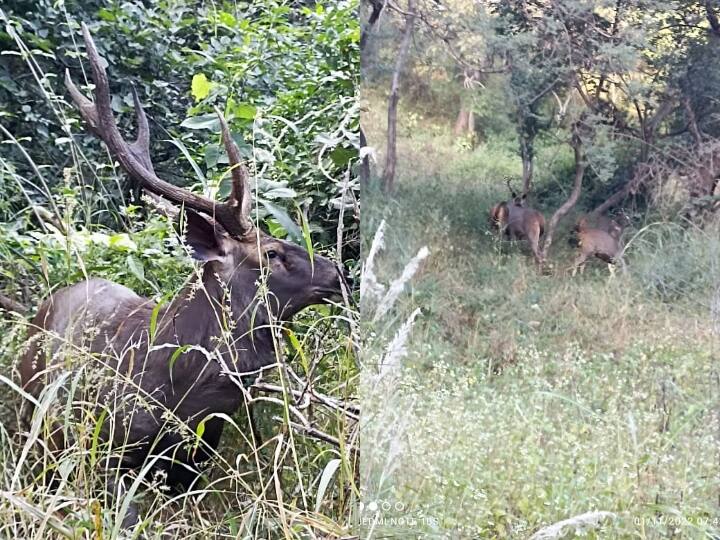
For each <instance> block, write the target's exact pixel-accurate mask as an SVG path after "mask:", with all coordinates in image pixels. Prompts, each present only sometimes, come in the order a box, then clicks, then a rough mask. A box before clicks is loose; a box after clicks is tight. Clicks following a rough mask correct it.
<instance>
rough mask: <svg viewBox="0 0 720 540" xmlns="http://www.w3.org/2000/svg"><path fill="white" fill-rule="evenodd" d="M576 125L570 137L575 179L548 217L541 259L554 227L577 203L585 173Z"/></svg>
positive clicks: (544, 257)
mask: <svg viewBox="0 0 720 540" xmlns="http://www.w3.org/2000/svg"><path fill="white" fill-rule="evenodd" d="M577 129H578V126H575V128H574V129H573V137H572V142H571V144H572V147H573V150H574V152H575V181H574V184H573V189H572V192H571V193H570V196H569V197H568V199H567V200H566V201H565V202H564V203H563V204H562V205H561V206H560V208H558V209H557V210H556V211H555V213H554V214H553V216H552V217H551V218H550V222H549V223H548V226H547V229H546V230H545V242H544V243H543V248H542V259H543V260H545V259H546V258H547V254H548V251H549V250H550V246H551V245H552V241H553V234H554V233H555V229H556V228H557V225H558V223H560V220H561V219H562V218H563V217H565V215H566V214H567V213H568V212H569V211H570V210H572V208H573V207H574V206H575V204H576V203H577V201H578V199H579V198H580V191H581V190H582V181H583V176H584V175H585V167H586V163H585V155H584V154H583V148H582V139H580V136H579V134H578V133H577Z"/></svg>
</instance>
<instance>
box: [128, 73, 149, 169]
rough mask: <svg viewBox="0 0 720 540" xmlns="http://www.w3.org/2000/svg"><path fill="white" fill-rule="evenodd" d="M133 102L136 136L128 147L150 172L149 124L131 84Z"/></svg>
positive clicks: (135, 89)
mask: <svg viewBox="0 0 720 540" xmlns="http://www.w3.org/2000/svg"><path fill="white" fill-rule="evenodd" d="M132 95H133V104H134V106H135V118H136V120H137V126H138V127H137V130H138V131H137V137H136V138H135V142H133V143H131V144H130V149H131V150H132V151H133V152H134V153H135V157H137V158H138V160H140V161H141V162H142V164H143V166H144V167H145V168H146V169H147V170H148V171H150V172H155V169H154V167H153V164H152V159H151V158H150V126H149V125H148V120H147V116H146V115H145V110H144V109H143V106H142V103H140V97H139V96H138V93H137V88H135V85H134V84H133V85H132Z"/></svg>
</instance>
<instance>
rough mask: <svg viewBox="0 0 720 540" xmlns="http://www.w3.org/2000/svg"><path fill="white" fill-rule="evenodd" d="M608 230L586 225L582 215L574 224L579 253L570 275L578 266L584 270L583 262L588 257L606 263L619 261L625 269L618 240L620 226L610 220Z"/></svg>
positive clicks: (586, 221) (620, 231)
mask: <svg viewBox="0 0 720 540" xmlns="http://www.w3.org/2000/svg"><path fill="white" fill-rule="evenodd" d="M607 227H608V230H603V229H600V228H598V226H596V227H590V226H589V225H588V219H587V218H586V217H582V218H580V219H579V220H578V222H577V224H576V225H575V233H576V235H577V239H578V249H579V251H580V252H579V254H578V256H577V258H576V259H575V262H574V263H573V271H572V275H573V276H574V275H575V274H576V273H577V270H578V268H580V269H581V272H582V270H584V268H585V266H584V265H585V262H586V261H587V259H588V258H590V257H597V258H598V259H600V260H602V261H604V262H606V263H608V264H617V263H620V265H621V267H622V269H623V270H625V261H624V260H623V246H622V242H621V241H620V236H621V234H622V227H621V226H620V225H619V224H618V223H617V222H616V221H614V220H610V222H609V223H608V224H607Z"/></svg>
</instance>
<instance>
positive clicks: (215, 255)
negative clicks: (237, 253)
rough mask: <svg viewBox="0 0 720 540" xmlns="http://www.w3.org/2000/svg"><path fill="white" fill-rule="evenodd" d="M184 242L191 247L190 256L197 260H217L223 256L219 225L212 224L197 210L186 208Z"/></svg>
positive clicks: (221, 235) (221, 234)
mask: <svg viewBox="0 0 720 540" xmlns="http://www.w3.org/2000/svg"><path fill="white" fill-rule="evenodd" d="M185 215H186V216H187V217H186V218H185V243H186V244H187V245H188V246H189V247H191V248H192V257H193V259H196V260H198V261H202V262H208V261H219V260H221V259H222V258H223V257H224V256H225V250H224V249H223V248H222V242H221V239H222V237H223V236H224V234H223V232H221V230H219V227H220V226H219V225H213V224H212V223H210V222H209V221H208V220H207V219H205V218H204V217H202V216H201V215H200V214H198V213H197V212H194V211H192V210H189V209H186V210H185Z"/></svg>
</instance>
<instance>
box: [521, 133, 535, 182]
mask: <svg viewBox="0 0 720 540" xmlns="http://www.w3.org/2000/svg"><path fill="white" fill-rule="evenodd" d="M532 144H533V141H532V140H528V139H527V138H526V137H523V136H522V135H521V136H520V156H521V157H522V168H523V190H522V192H523V195H525V194H527V193H528V192H529V191H530V186H531V185H532V177H533V159H534V157H535V156H534V155H533V154H534V153H533V147H532Z"/></svg>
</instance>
